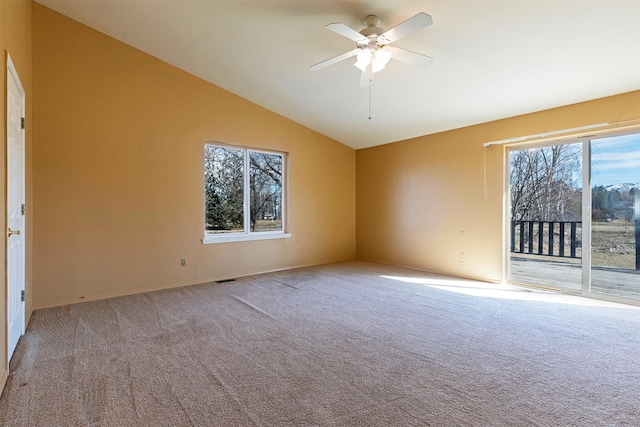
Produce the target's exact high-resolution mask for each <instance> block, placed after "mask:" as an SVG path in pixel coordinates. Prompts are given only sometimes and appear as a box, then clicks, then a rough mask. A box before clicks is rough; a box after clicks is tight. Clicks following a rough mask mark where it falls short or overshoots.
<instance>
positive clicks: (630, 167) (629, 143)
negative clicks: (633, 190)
mask: <svg viewBox="0 0 640 427" xmlns="http://www.w3.org/2000/svg"><path fill="white" fill-rule="evenodd" d="M591 163H592V167H591V185H592V186H599V185H602V186H605V187H606V186H607V185H613V184H622V183H632V184H636V183H640V134H638V133H636V134H632V135H623V136H615V137H610V138H603V139H594V140H592V141H591Z"/></svg>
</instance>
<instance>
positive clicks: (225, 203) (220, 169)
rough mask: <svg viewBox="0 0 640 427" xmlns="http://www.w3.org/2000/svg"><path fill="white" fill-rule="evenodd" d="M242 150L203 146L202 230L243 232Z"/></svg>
mask: <svg viewBox="0 0 640 427" xmlns="http://www.w3.org/2000/svg"><path fill="white" fill-rule="evenodd" d="M244 151H245V150H240V149H234V148H227V147H220V146H215V145H206V146H205V156H204V174H205V229H206V231H207V232H210V233H237V232H244V208H243V205H244Z"/></svg>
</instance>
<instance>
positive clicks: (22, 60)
mask: <svg viewBox="0 0 640 427" xmlns="http://www.w3.org/2000/svg"><path fill="white" fill-rule="evenodd" d="M0 53H1V54H2V59H1V60H0V62H1V63H2V69H1V70H0V79H1V83H0V87H1V88H2V89H1V90H2V97H1V99H2V102H1V103H0V104H1V105H0V117H1V118H2V119H1V121H2V141H3V143H2V147H3V148H2V149H1V150H0V182H1V184H0V188H2V189H3V194H4V196H3V197H2V198H0V200H1V202H0V203H1V206H0V223H1V224H3V227H5V228H4V229H5V230H6V224H7V218H6V214H7V209H6V194H7V193H6V176H7V173H6V146H7V140H6V138H7V137H6V135H7V129H6V105H7V101H6V81H7V64H6V59H5V58H6V55H7V53H8V54H9V55H10V56H11V61H12V62H13V65H14V66H15V68H16V71H17V72H18V75H19V77H20V83H22V87H23V89H24V91H25V105H26V111H25V117H26V129H25V143H26V147H25V149H26V152H25V166H26V171H25V175H26V176H25V178H26V203H25V204H26V217H25V230H24V233H25V245H26V247H25V252H26V265H25V270H26V271H25V281H26V283H25V285H26V301H25V315H26V320H28V319H29V318H30V317H31V312H32V298H31V294H32V291H31V290H32V287H31V283H32V274H31V259H32V256H31V253H32V238H33V237H32V236H33V233H32V232H31V230H32V215H31V206H32V203H31V195H32V192H31V186H32V184H31V182H32V181H31V153H32V150H31V136H32V126H31V125H30V124H31V123H32V114H31V111H32V108H31V107H32V102H31V99H32V96H31V94H32V90H31V0H1V1H0ZM0 247H1V248H2V253H3V254H4V255H3V259H6V250H7V242H6V239H0ZM0 278H1V279H0V283H2V285H1V287H2V292H1V294H2V301H3V302H2V304H0V336H1V337H2V338H0V366H1V367H2V376H1V377H0V385H4V383H5V381H6V379H7V373H8V362H7V335H6V332H7V325H6V319H7V312H6V309H7V304H6V301H7V281H6V264H5V262H4V261H3V262H0ZM0 390H2V387H0Z"/></svg>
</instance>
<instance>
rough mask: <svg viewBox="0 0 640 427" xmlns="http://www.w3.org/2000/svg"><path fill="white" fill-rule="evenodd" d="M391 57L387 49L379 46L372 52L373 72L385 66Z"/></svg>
mask: <svg viewBox="0 0 640 427" xmlns="http://www.w3.org/2000/svg"><path fill="white" fill-rule="evenodd" d="M390 59H391V53H389V50H388V49H385V48H379V49H377V50H376V51H375V52H374V54H373V60H372V62H373V65H372V66H373V72H374V73H375V72H377V71H380V70H382V69H384V67H386V65H387V64H388V63H389V60H390Z"/></svg>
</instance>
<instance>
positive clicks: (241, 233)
mask: <svg viewBox="0 0 640 427" xmlns="http://www.w3.org/2000/svg"><path fill="white" fill-rule="evenodd" d="M284 170H285V155H284V153H275V152H266V151H258V150H250V149H244V148H235V147H229V146H224V145H217V144H205V150H204V189H205V239H204V242H205V243H216V242H223V241H226V242H228V241H238V240H255V239H264V238H279V237H278V235H282V236H280V237H289V236H290V235H289V234H286V235H285V233H284V229H285V227H284V198H285V196H284V187H283V182H284ZM207 236H209V237H207Z"/></svg>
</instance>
